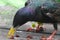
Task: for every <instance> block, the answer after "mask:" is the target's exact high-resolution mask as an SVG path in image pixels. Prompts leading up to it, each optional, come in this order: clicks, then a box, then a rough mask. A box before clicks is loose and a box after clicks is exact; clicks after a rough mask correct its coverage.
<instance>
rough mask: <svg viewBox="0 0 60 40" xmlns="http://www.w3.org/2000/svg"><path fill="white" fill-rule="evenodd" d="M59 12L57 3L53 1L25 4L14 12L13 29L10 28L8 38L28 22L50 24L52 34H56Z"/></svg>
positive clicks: (59, 7) (35, 1)
mask: <svg viewBox="0 0 60 40" xmlns="http://www.w3.org/2000/svg"><path fill="white" fill-rule="evenodd" d="M28 1H29V0H28ZM59 10H60V6H59V3H57V2H56V1H55V0H31V1H29V2H27V5H25V6H24V7H22V8H20V9H19V10H18V11H17V12H16V14H15V16H14V19H13V24H12V26H13V27H11V28H10V31H9V32H8V36H12V35H14V33H15V32H16V29H18V28H19V27H20V26H22V25H23V24H25V23H26V22H28V21H35V22H41V23H52V24H53V27H54V31H53V33H55V34H56V32H57V30H58V28H57V24H58V23H59V22H60V20H59V17H60V11H59ZM50 36H51V35H50Z"/></svg>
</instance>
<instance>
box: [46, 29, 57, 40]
mask: <svg viewBox="0 0 60 40" xmlns="http://www.w3.org/2000/svg"><path fill="white" fill-rule="evenodd" d="M56 32H57V30H54V32H53V33H52V34H51V35H50V36H49V37H48V38H47V40H53V37H54V36H55V34H56Z"/></svg>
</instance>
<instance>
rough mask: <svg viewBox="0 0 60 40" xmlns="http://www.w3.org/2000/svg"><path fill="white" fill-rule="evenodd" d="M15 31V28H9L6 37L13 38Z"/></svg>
mask: <svg viewBox="0 0 60 40" xmlns="http://www.w3.org/2000/svg"><path fill="white" fill-rule="evenodd" d="M15 31H16V30H15V28H13V27H11V28H10V31H9V32H8V35H7V36H8V37H10V36H14V33H15Z"/></svg>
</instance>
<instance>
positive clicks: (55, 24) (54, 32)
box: [48, 23, 57, 39]
mask: <svg viewBox="0 0 60 40" xmlns="http://www.w3.org/2000/svg"><path fill="white" fill-rule="evenodd" d="M54 29H55V30H54V31H53V33H52V34H51V35H50V36H49V37H48V38H49V39H52V38H53V37H54V35H55V34H56V33H57V23H54Z"/></svg>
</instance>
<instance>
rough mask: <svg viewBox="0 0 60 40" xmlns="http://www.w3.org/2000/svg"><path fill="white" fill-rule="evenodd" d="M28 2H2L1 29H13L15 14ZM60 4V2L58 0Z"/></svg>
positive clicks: (6, 0) (8, 0)
mask: <svg viewBox="0 0 60 40" xmlns="http://www.w3.org/2000/svg"><path fill="white" fill-rule="evenodd" d="M26 1H27V0H0V27H8V28H9V27H11V26H12V21H13V18H14V15H15V13H16V12H17V10H18V9H20V8H22V7H24V4H25V2H26ZM56 1H57V2H59V1H60V0H56Z"/></svg>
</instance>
